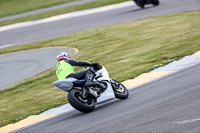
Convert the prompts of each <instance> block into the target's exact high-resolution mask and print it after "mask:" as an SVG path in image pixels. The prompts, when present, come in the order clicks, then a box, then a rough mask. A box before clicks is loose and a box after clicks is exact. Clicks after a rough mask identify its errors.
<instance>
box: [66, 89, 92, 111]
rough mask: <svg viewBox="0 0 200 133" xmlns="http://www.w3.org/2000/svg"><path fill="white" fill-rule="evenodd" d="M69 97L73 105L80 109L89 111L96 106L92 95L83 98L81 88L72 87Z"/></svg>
mask: <svg viewBox="0 0 200 133" xmlns="http://www.w3.org/2000/svg"><path fill="white" fill-rule="evenodd" d="M67 98H68V101H69V103H70V104H71V105H72V107H74V108H75V109H77V110H78V111H81V112H84V113H89V112H92V111H93V110H94V108H95V99H93V98H90V97H86V98H83V97H82V91H81V90H78V89H72V90H71V91H70V92H69V93H68V97H67Z"/></svg>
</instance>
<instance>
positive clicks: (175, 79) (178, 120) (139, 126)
mask: <svg viewBox="0 0 200 133" xmlns="http://www.w3.org/2000/svg"><path fill="white" fill-rule="evenodd" d="M199 80H200V64H198V65H196V66H193V67H191V68H189V69H185V70H183V71H180V72H178V73H175V74H172V75H170V76H167V77H164V78H162V79H160V80H157V81H156V82H151V83H149V84H146V85H143V86H141V87H138V88H135V89H133V90H131V91H130V96H129V98H128V99H126V100H113V101H111V102H109V103H107V104H103V105H99V106H98V107H97V108H96V109H95V110H94V111H93V112H92V113H88V114H84V113H81V112H78V111H72V112H69V113H64V114H62V115H60V116H58V117H55V118H53V119H50V120H47V121H44V122H41V123H39V124H36V125H34V126H31V127H29V128H26V129H24V130H20V131H18V132H20V133H36V132H38V133H39V132H40V133H55V132H59V133H66V132H67V133H80V132H81V133H117V132H118V133H122V132H123V133H134V132H135V133H199V132H200V126H199V125H200V82H199Z"/></svg>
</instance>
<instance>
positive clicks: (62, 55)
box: [57, 52, 70, 61]
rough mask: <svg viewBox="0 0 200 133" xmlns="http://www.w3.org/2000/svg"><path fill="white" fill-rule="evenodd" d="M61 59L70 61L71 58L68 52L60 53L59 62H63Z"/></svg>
mask: <svg viewBox="0 0 200 133" xmlns="http://www.w3.org/2000/svg"><path fill="white" fill-rule="evenodd" d="M61 59H66V60H69V59H70V57H69V55H68V54H67V53H66V52H60V53H59V54H58V55H57V60H58V61H59V60H61Z"/></svg>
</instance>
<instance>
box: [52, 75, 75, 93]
mask: <svg viewBox="0 0 200 133" xmlns="http://www.w3.org/2000/svg"><path fill="white" fill-rule="evenodd" d="M76 80H77V79H75V78H67V79H61V80H57V81H55V82H54V83H53V84H54V85H55V86H56V87H58V88H60V89H61V90H63V91H69V90H71V89H72V87H73V82H74V81H76Z"/></svg>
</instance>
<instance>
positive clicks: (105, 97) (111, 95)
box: [96, 66, 115, 103]
mask: <svg viewBox="0 0 200 133" xmlns="http://www.w3.org/2000/svg"><path fill="white" fill-rule="evenodd" d="M99 75H102V77H100V78H98V79H97V80H98V81H106V83H107V89H106V90H105V92H104V93H102V94H101V96H100V97H99V98H98V99H97V103H103V102H106V101H108V100H111V99H114V98H115V95H114V92H113V89H112V86H111V84H110V78H109V74H108V71H107V70H106V68H105V67H104V66H102V69H101V70H99V71H97V72H96V77H98V76H99Z"/></svg>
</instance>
